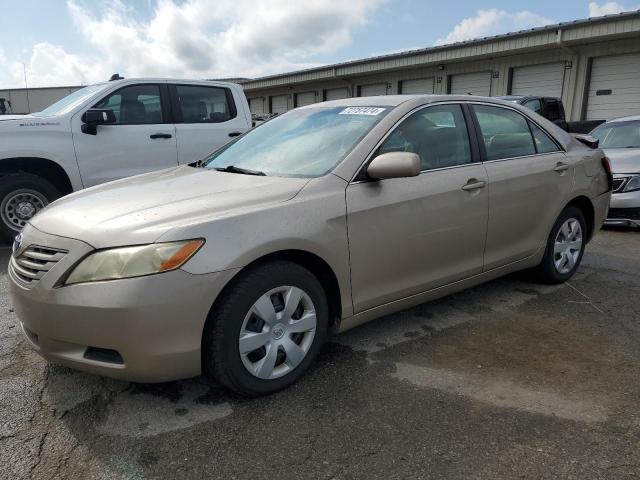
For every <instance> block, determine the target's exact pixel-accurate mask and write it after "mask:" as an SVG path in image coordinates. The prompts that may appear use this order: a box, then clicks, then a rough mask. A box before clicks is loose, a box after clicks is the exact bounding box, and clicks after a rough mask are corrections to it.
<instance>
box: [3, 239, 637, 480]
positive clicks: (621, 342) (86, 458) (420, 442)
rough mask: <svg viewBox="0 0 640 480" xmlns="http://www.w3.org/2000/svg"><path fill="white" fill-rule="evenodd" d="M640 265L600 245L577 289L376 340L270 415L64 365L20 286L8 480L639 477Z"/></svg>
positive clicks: (448, 312) (418, 311)
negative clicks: (45, 343)
mask: <svg viewBox="0 0 640 480" xmlns="http://www.w3.org/2000/svg"><path fill="white" fill-rule="evenodd" d="M638 252H640V233H638V232H630V231H604V232H601V233H599V234H598V235H597V237H596V238H595V240H594V241H593V242H592V243H591V244H590V245H589V247H588V249H587V253H586V255H585V258H584V261H583V265H582V267H581V269H580V270H579V271H578V273H577V275H576V276H575V277H574V278H573V279H572V281H571V282H570V283H569V284H566V285H561V286H540V285H537V284H535V283H532V282H531V281H530V280H529V279H528V278H527V277H526V276H524V275H520V274H519V275H512V276H509V277H506V278H503V279H500V280H497V281H494V282H491V283H489V284H486V285H483V286H481V287H478V288H475V289H472V290H469V291H466V292H462V293H460V294H457V295H454V296H450V297H447V298H444V299H441V300H439V301H436V302H432V303H429V304H425V305H422V306H420V307H417V308H414V309H411V310H408V311H405V312H402V313H400V314H396V315H393V316H390V317H387V318H384V319H381V320H379V321H376V322H373V323H370V324H368V325H365V326H363V327H361V328H358V329H355V330H353V331H351V332H348V333H346V334H345V335H343V336H340V337H335V338H333V339H332V340H331V342H330V343H329V344H327V345H326V346H325V348H324V349H323V351H322V354H321V356H320V359H319V361H318V362H317V363H316V365H315V367H313V368H312V370H311V371H310V372H309V373H308V374H307V375H306V376H305V377H303V379H302V380H301V381H300V382H299V383H298V384H296V385H294V386H293V387H292V388H289V389H287V390H285V391H282V392H280V393H277V394H275V395H272V396H270V397H266V398H261V399H256V400H246V399H242V398H238V397H236V396H233V395H231V394H230V393H228V392H226V391H225V390H223V389H221V388H219V387H217V386H215V385H211V384H209V383H207V382H206V381H204V380H203V379H194V380H188V381H182V382H175V383H169V384H161V385H135V384H128V383H123V382H117V381H113V380H109V379H104V378H100V377H95V376H90V375H85V374H82V373H78V372H74V371H71V370H68V369H65V368H62V367H59V366H47V364H46V363H45V362H44V361H43V360H42V359H40V358H39V357H38V356H37V355H36V354H35V353H33V352H32V351H31V350H30V349H29V348H28V347H27V345H26V343H25V341H23V340H22V338H21V336H20V333H19V327H18V324H17V319H16V317H15V315H14V314H13V312H12V309H11V304H10V301H9V299H8V298H7V293H6V292H7V278H6V275H5V274H4V273H3V274H2V277H1V279H0V478H2V479H23V478H34V479H40V478H46V479H49V478H69V479H80V478H83V479H84V478H95V479H120V478H122V479H124V478H126V479H142V478H212V479H213V478H221V479H222V478H224V479H236V478H237V479H244V478H251V479H263V478H264V479H274V478H298V479H303V478H309V479H354V478H367V479H371V478H384V479H395V478H398V479H400V478H403V479H406V478H456V479H457V478H491V479H495V478H505V479H513V478H575V479H587V478H607V479H610V478H637V477H639V476H640V448H639V446H640V383H639V382H638V379H639V378H640V255H639V253H638ZM0 255H1V257H0V258H1V268H2V270H1V271H2V272H5V271H6V263H7V259H8V255H9V252H8V250H3V251H2V252H1V254H0Z"/></svg>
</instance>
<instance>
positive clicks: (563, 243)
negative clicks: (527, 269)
mask: <svg viewBox="0 0 640 480" xmlns="http://www.w3.org/2000/svg"><path fill="white" fill-rule="evenodd" d="M586 235H587V228H586V221H585V218H584V214H583V213H582V211H581V210H580V209H579V208H576V207H574V206H569V207H567V208H565V209H564V210H563V211H562V213H561V214H560V216H559V217H558V219H557V220H556V222H555V224H554V225H553V228H552V229H551V233H550V234H549V238H548V240H547V248H546V251H545V254H544V257H543V258H542V262H540V265H538V267H537V269H536V274H537V277H538V279H539V280H540V281H542V282H544V283H552V284H553V283H562V282H566V281H567V280H569V279H570V278H571V277H572V276H573V274H574V273H575V272H576V270H577V269H578V266H579V265H580V262H581V260H582V255H583V254H584V249H585V246H586V242H587V236H586Z"/></svg>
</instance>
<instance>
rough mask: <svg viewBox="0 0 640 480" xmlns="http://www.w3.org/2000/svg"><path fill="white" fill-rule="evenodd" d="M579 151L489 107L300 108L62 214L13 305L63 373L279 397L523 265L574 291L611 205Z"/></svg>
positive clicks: (32, 236)
mask: <svg viewBox="0 0 640 480" xmlns="http://www.w3.org/2000/svg"><path fill="white" fill-rule="evenodd" d="M105 128H106V127H105ZM579 140H580V141H578V140H576V139H575V138H572V137H571V136H569V135H568V134H567V133H565V132H564V131H562V130H560V129H559V128H557V127H556V126H555V125H553V124H552V123H550V122H548V121H546V120H545V119H543V118H542V117H540V116H538V115H536V114H535V113H533V112H532V111H530V110H528V109H525V108H521V107H519V106H518V105H514V104H511V103H507V102H503V101H500V100H492V99H488V98H482V97H472V96H385V97H368V98H350V99H345V100H339V101H332V102H324V103H321V104H316V105H311V106H307V107H303V108H299V109H296V110H293V111H291V112H289V113H286V114H284V115H282V116H279V117H277V118H275V119H273V120H271V121H269V122H267V123H265V124H263V125H261V126H260V127H258V128H256V129H254V130H253V131H251V132H249V133H247V134H245V135H243V136H241V137H238V138H237V139H236V140H235V141H233V142H232V143H230V144H228V145H226V146H225V147H223V148H221V149H219V150H217V151H216V152H214V153H213V154H211V155H209V156H208V157H207V158H205V159H203V160H202V161H199V162H196V163H194V164H191V165H184V166H180V167H176V168H173V169H169V170H162V171H158V172H154V173H149V174H145V175H140V176H137V177H132V178H129V179H124V180H119V181H116V182H112V183H108V184H105V185H101V186H98V187H94V188H90V189H87V190H84V191H81V192H77V193H74V194H72V195H69V196H67V197H65V198H62V199H60V200H58V201H56V202H54V203H52V204H51V205H49V206H48V207H47V208H45V209H44V210H43V211H42V212H41V213H39V214H38V215H36V216H35V217H34V218H33V219H32V220H30V222H29V223H28V224H27V226H26V227H25V228H24V230H23V232H22V233H21V234H20V235H19V236H18V237H17V238H16V241H15V243H14V250H13V255H12V257H11V261H10V265H9V273H10V278H11V292H12V298H13V303H14V305H15V308H16V311H17V313H18V315H19V318H20V320H21V322H22V327H23V329H24V333H25V335H26V338H27V339H28V340H29V342H30V344H31V345H32V347H33V348H34V349H35V350H37V351H38V352H39V353H40V354H41V355H42V356H43V357H44V358H46V359H48V360H50V361H52V362H56V363H60V364H63V365H67V366H69V367H72V368H77V369H79V370H84V371H87V372H94V373H97V374H101V375H107V376H111V377H116V378H121V379H126V380H131V381H136V382H163V381H168V380H175V379H180V378H185V377H193V376H197V375H200V374H202V373H204V374H206V375H209V376H211V377H213V378H215V379H216V380H218V381H219V382H220V383H222V384H223V385H225V386H227V387H228V388H231V389H233V390H235V391H236V392H239V393H241V394H244V395H249V396H257V395H263V394H267V393H270V392H273V391H275V390H278V389H281V388H283V387H286V386H287V385H290V384H291V383H292V382H295V381H296V380H297V379H298V378H300V376H301V375H302V374H303V373H304V372H305V371H306V370H307V369H308V368H309V365H310V364H311V363H312V362H313V361H314V358H315V357H316V355H317V353H318V350H319V348H320V346H321V345H322V343H323V342H324V341H325V339H326V338H327V335H328V334H329V333H331V332H334V333H335V332H342V331H344V330H347V329H349V328H352V327H355V326H356V325H359V324H361V323H363V322H366V321H369V320H371V319H374V318H376V317H380V316H382V315H386V314H389V313H391V312H395V311H398V310H402V309H405V308H407V307H411V306H413V305H416V304H419V303H422V302H426V301H429V300H432V299H434V298H437V297H441V296H443V295H448V294H450V293H453V292H456V291H458V290H462V289H464V288H467V287H470V286H473V285H477V284H479V283H482V282H486V281H487V280H490V279H493V278H496V277H499V276H501V275H505V274H507V273H510V272H514V271H516V270H522V269H532V270H533V271H534V273H535V274H536V275H537V277H538V278H539V279H540V280H541V281H544V282H553V283H559V282H564V281H566V280H567V279H569V278H570V277H571V276H572V275H573V274H574V273H575V271H576V269H577V268H578V266H579V265H580V260H581V258H582V254H583V252H584V248H585V245H586V243H587V242H588V241H589V240H590V238H591V237H592V236H593V234H594V231H596V230H597V229H599V228H600V226H601V224H602V222H603V219H604V218H605V217H606V213H607V208H608V204H609V199H610V196H611V193H610V192H611V182H612V178H611V172H610V168H609V164H608V160H607V159H606V157H605V156H604V154H603V153H602V151H601V150H599V149H597V148H594V147H597V142H595V141H590V140H589V139H587V138H581V139H579Z"/></svg>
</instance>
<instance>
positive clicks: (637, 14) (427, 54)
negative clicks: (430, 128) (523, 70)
mask: <svg viewBox="0 0 640 480" xmlns="http://www.w3.org/2000/svg"><path fill="white" fill-rule="evenodd" d="M602 24H609V25H610V27H611V28H604V29H603V28H594V27H599V26H601V25H602ZM565 32H566V33H565ZM629 34H632V35H633V34H636V35H640V10H634V11H631V12H623V13H618V14H612V15H605V16H602V17H594V18H587V19H581V20H573V21H570V22H562V23H556V24H552V25H545V26H543V27H536V28H530V29H527V30H519V31H516V32H510V33H505V34H502V35H494V36H490V37H483V38H478V39H473V40H467V41H464V42H457V43H452V44H448V45H438V46H434V47H427V48H420V49H414V50H406V51H402V52H394V53H389V54H385V55H378V56H374V57H368V58H364V59H359V60H351V61H348V62H340V63H335V64H331V65H325V66H321V67H314V68H308V69H304V70H297V71H294V72H287V73H280V74H276V75H267V76H264V77H259V78H254V79H250V80H247V81H240V82H239V83H240V84H242V85H243V86H244V88H245V89H256V88H267V87H273V86H277V85H283V84H285V85H286V84H288V83H293V82H304V81H314V80H322V79H327V78H335V77H338V78H340V77H343V76H349V75H355V74H363V73H373V72H376V71H383V70H393V69H398V68H403V67H410V66H420V65H427V64H437V63H447V62H451V61H462V60H465V59H468V58H469V57H473V56H483V55H499V54H500V53H501V52H509V51H513V50H520V49H534V48H536V47H544V46H549V44H552V45H554V46H561V45H564V44H571V43H579V42H580V41H581V40H583V41H584V40H585V39H593V38H594V37H608V36H614V35H615V36H624V35H629ZM519 39H522V40H523V41H521V42H517V40H519ZM503 54H504V53H503Z"/></svg>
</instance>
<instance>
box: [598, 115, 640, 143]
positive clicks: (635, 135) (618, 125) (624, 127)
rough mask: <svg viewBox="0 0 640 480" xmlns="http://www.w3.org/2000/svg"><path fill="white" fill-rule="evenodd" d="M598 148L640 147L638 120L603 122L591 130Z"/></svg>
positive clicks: (639, 124)
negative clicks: (598, 142) (598, 141)
mask: <svg viewBox="0 0 640 480" xmlns="http://www.w3.org/2000/svg"><path fill="white" fill-rule="evenodd" d="M591 136H593V137H595V138H597V139H598V140H600V145H599V147H600V148H640V120H634V121H629V122H611V123H604V124H602V125H600V126H599V127H598V128H596V129H595V130H593V131H592V132H591Z"/></svg>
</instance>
